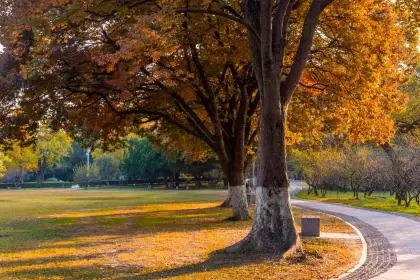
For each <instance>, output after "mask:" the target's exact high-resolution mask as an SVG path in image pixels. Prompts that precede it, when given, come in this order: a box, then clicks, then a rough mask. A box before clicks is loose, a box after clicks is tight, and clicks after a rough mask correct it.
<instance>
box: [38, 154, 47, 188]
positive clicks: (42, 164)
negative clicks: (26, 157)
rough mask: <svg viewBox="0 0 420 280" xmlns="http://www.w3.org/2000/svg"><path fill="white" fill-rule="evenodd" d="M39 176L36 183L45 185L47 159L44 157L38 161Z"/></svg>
mask: <svg viewBox="0 0 420 280" xmlns="http://www.w3.org/2000/svg"><path fill="white" fill-rule="evenodd" d="M38 169H39V170H38V176H37V178H36V181H37V182H38V183H44V181H45V171H46V169H47V158H46V157H44V156H43V157H42V158H41V159H39V160H38Z"/></svg>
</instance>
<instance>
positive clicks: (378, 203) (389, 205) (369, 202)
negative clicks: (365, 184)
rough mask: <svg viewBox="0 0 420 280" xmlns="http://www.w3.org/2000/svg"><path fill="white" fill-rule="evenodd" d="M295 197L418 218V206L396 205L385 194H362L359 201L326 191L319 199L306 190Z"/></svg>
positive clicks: (419, 210)
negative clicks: (364, 195) (365, 195)
mask: <svg viewBox="0 0 420 280" xmlns="http://www.w3.org/2000/svg"><path fill="white" fill-rule="evenodd" d="M296 196H297V197H298V198H302V199H313V200H319V201H326V202H334V203H342V204H347V205H352V206H358V207H365V208H372V209H377V210H383V211H390V212H397V213H404V214H413V215H417V216H420V206H418V205H417V204H416V202H415V201H412V202H411V204H410V206H409V207H405V205H397V201H396V200H395V198H394V197H393V196H390V195H389V193H385V192H383V193H374V194H373V195H371V196H368V197H363V194H362V193H361V194H360V195H359V199H354V198H353V193H352V192H347V193H343V192H336V191H328V192H327V194H326V196H325V197H319V196H316V195H313V194H310V195H308V192H307V191H306V190H303V191H301V192H299V193H298V194H297V195H296ZM403 204H404V202H403Z"/></svg>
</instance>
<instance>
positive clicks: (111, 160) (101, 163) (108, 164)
mask: <svg viewBox="0 0 420 280" xmlns="http://www.w3.org/2000/svg"><path fill="white" fill-rule="evenodd" d="M95 164H96V165H97V166H98V169H99V176H100V178H101V179H102V180H105V181H106V182H107V184H109V181H110V180H115V179H116V178H117V176H118V174H119V171H120V161H119V160H118V159H116V158H115V157H113V156H112V155H103V156H100V157H97V158H96V159H95Z"/></svg>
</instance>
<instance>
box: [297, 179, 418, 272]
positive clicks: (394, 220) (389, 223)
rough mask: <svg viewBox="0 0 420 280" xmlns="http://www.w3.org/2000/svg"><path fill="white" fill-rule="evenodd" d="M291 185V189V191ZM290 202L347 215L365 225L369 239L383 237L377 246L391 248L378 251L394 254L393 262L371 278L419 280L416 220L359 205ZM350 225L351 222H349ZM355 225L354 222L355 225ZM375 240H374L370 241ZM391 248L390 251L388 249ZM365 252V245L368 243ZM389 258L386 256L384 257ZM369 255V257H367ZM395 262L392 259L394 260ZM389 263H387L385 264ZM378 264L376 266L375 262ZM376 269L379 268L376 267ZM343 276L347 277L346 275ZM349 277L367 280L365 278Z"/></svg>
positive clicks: (369, 268)
mask: <svg viewBox="0 0 420 280" xmlns="http://www.w3.org/2000/svg"><path fill="white" fill-rule="evenodd" d="M293 189H295V188H293V186H292V191H293ZM292 204H293V205H296V206H301V207H308V208H311V209H314V210H319V211H320V212H327V213H331V214H338V215H337V216H339V217H340V216H350V217H351V218H355V219H354V222H355V223H357V222H358V221H361V222H362V225H363V224H364V225H365V226H367V227H368V228H369V226H371V227H370V231H369V229H368V232H371V233H372V234H374V232H375V230H376V232H377V233H380V234H379V235H377V236H378V237H377V238H376V237H375V235H373V237H372V236H371V239H372V240H373V241H375V239H376V240H380V239H381V238H382V239H383V237H385V238H386V239H387V241H388V242H384V245H383V244H382V243H383V242H382V241H380V242H379V244H381V245H380V247H386V246H387V244H390V245H391V247H393V248H383V249H384V250H382V251H381V253H380V254H383V252H384V251H386V252H388V253H390V254H389V255H390V256H392V254H394V256H395V255H396V258H397V259H396V263H395V264H393V263H392V264H391V265H392V267H390V268H389V269H388V267H387V268H386V269H385V270H387V271H386V272H384V273H382V274H380V275H378V276H376V277H375V278H372V279H375V280H391V279H392V280H420V222H418V221H415V220H413V219H409V218H406V217H403V216H399V215H394V214H390V213H383V212H378V211H374V210H373V211H372V210H365V209H360V208H352V207H347V206H341V205H337V204H329V203H323V202H316V201H307V200H297V199H292ZM350 222H351V223H352V224H353V221H350ZM355 226H356V227H358V225H357V224H356V225H355ZM374 243H375V242H374ZM386 243H387V244H386ZM390 249H391V251H390ZM368 255H369V246H368ZM388 257H389V256H388ZM368 258H369V257H368ZM390 261H391V262H392V260H390ZM394 262H395V261H394ZM388 265H390V263H388ZM378 266H379V265H378ZM376 268H378V267H375V268H373V267H368V268H367V269H366V270H372V269H376ZM379 269H380V268H379ZM381 272H382V271H381ZM346 279H347V278H346ZM352 279H368V278H365V277H360V278H357V277H355V278H352Z"/></svg>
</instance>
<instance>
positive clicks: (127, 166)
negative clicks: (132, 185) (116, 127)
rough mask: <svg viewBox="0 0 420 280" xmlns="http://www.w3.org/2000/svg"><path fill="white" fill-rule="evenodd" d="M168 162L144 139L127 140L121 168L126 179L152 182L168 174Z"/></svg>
mask: <svg viewBox="0 0 420 280" xmlns="http://www.w3.org/2000/svg"><path fill="white" fill-rule="evenodd" d="M168 167H169V162H168V160H167V159H166V158H165V156H164V155H162V154H160V153H158V152H156V151H155V150H153V148H152V147H151V146H150V144H149V141H148V140H147V139H145V138H142V139H139V138H131V139H129V140H128V146H127V151H126V154H125V156H124V159H123V161H122V168H123V169H124V172H125V173H126V174H127V177H128V179H130V180H133V179H134V180H135V179H145V180H149V181H150V182H152V181H153V180H155V179H157V178H158V177H160V176H162V175H166V174H167V173H168Z"/></svg>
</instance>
